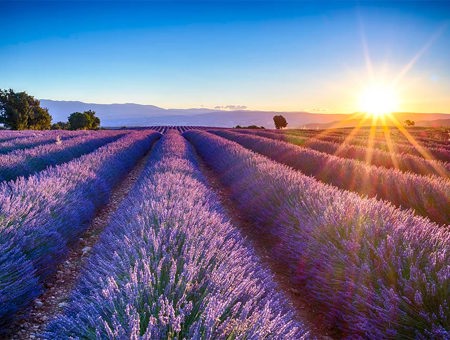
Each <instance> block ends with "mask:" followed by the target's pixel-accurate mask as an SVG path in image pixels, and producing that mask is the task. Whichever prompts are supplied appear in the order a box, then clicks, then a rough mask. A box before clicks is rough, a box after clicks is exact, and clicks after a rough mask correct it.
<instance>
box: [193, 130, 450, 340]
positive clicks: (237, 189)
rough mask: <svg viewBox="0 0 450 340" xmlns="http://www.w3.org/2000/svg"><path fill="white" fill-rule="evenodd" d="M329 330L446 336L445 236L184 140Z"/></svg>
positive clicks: (225, 144)
mask: <svg viewBox="0 0 450 340" xmlns="http://www.w3.org/2000/svg"><path fill="white" fill-rule="evenodd" d="M184 135H185V136H186V137H187V139H188V140H189V141H191V142H192V143H193V144H194V146H195V147H196V149H197V151H198V152H199V153H200V155H201V156H202V158H203V159H204V160H205V161H206V162H207V163H208V165H209V166H210V167H212V168H213V169H214V170H215V172H216V173H217V175H218V176H219V178H220V179H221V181H222V183H223V184H224V185H225V186H226V187H228V188H229V189H230V190H231V194H232V197H233V199H234V200H235V201H236V202H237V203H238V205H239V208H240V211H241V213H242V214H244V215H245V216H246V217H247V218H249V219H251V220H253V222H254V224H255V226H257V227H258V228H259V231H260V232H262V233H267V234H270V235H271V236H272V237H273V238H274V239H275V240H278V242H279V246H278V247H276V248H275V249H274V250H273V256H274V258H276V259H277V260H278V261H279V262H280V263H282V264H284V265H285V266H286V270H288V268H289V270H291V271H292V281H293V282H294V283H296V284H297V285H298V287H299V291H301V292H302V294H304V295H305V296H307V297H309V298H310V299H312V300H313V301H314V302H315V304H317V306H318V307H319V308H320V310H321V311H322V312H323V313H324V314H325V315H326V319H327V321H328V323H330V324H331V325H333V326H334V327H335V328H337V329H340V330H341V331H342V332H343V334H347V335H351V336H362V337H364V338H373V339H382V338H386V337H390V338H392V337H397V338H411V337H419V338H420V337H422V338H423V337H426V338H433V337H434V338H446V337H447V338H448V337H449V336H450V333H449V332H448V330H449V329H450V301H449V300H450V296H449V294H448V292H449V286H450V251H449V250H450V231H449V229H448V228H442V227H440V226H438V225H436V224H434V223H432V222H430V221H429V220H427V219H425V218H421V217H415V216H414V215H413V214H412V213H411V212H406V211H402V210H399V209H395V208H394V207H392V206H391V205H389V204H387V203H384V202H381V201H377V200H375V199H363V198H361V197H359V196H358V195H356V194H354V193H350V192H346V191H342V190H339V189H337V188H335V187H332V186H329V185H326V184H323V183H320V182H318V181H316V180H314V179H313V178H311V177H308V176H305V175H303V174H301V173H300V172H298V171H295V170H293V169H291V168H289V167H287V166H285V165H282V164H279V163H276V162H274V161H271V160H269V159H267V158H265V157H263V156H260V155H258V154H256V153H254V152H251V151H249V150H246V149H244V148H243V147H242V146H240V145H239V144H237V143H234V142H231V141H228V140H226V139H224V138H221V137H218V136H214V135H212V134H209V133H206V132H198V131H188V132H186V133H184Z"/></svg>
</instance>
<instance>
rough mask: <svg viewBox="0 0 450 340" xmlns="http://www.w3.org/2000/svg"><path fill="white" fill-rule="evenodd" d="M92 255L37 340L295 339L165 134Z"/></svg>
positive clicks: (182, 151)
mask: <svg viewBox="0 0 450 340" xmlns="http://www.w3.org/2000/svg"><path fill="white" fill-rule="evenodd" d="M111 220H112V222H111V223H110V225H109V226H108V227H107V229H106V230H105V231H104V234H103V235H102V237H101V239H100V241H99V243H98V244H97V245H96V246H95V248H94V250H93V253H92V255H91V257H90V258H89V260H88V264H87V266H86V268H85V270H84V272H83V273H82V275H81V279H80V282H79V284H78V286H77V287H76V289H75V291H74V292H73V295H72V297H71V299H70V302H69V306H68V308H67V309H66V310H65V312H64V314H63V315H62V316H59V317H58V318H57V319H55V320H54V321H52V322H51V324H50V325H49V327H48V328H47V331H46V333H45V337H46V338H48V339H56V338H69V337H70V338H72V337H73V338H92V339H93V338H98V339H106V338H109V339H138V338H142V339H175V338H177V339H225V338H227V339H230V338H249V339H262V338H267V337H270V338H286V339H298V338H299V337H300V336H301V335H302V334H304V326H303V325H302V324H301V323H299V322H297V321H294V317H293V313H292V312H290V311H289V309H288V305H287V303H286V301H285V300H284V298H283V296H282V295H281V294H279V293H277V292H276V291H275V287H274V283H273V282H272V280H271V277H270V275H269V273H268V272H267V271H266V270H264V269H263V268H262V267H261V265H260V263H259V261H258V259H257V258H256V256H255V255H254V253H253V252H252V250H251V249H250V248H249V247H247V246H246V241H245V240H244V239H243V238H242V236H241V235H240V233H239V232H238V231H237V230H236V229H235V228H234V227H233V226H232V225H231V224H230V223H229V222H228V221H227V219H226V218H225V216H224V214H223V212H222V208H221V206H220V204H219V203H218V200H217V198H216V197H215V196H214V194H213V193H212V192H211V190H209V189H208V187H207V185H206V184H205V180H204V178H203V177H202V174H201V173H200V171H199V169H198V164H197V163H196V160H195V157H194V155H193V153H192V151H191V149H190V147H189V146H188V144H187V143H186V141H185V139H184V138H183V137H181V135H180V134H179V132H177V130H169V131H168V132H166V134H165V135H164V136H163V137H162V139H161V141H160V142H159V143H158V145H157V146H156V147H155V149H154V151H153V152H152V155H151V158H150V159H149V161H148V164H147V165H146V169H145V170H144V172H143V174H142V175H141V177H140V179H139V180H138V182H137V184H136V186H135V187H134V188H133V190H131V192H130V194H129V195H128V197H127V198H126V199H125V200H124V202H122V204H121V206H120V207H119V209H118V210H117V212H116V213H115V216H114V217H113V218H112V219H111Z"/></svg>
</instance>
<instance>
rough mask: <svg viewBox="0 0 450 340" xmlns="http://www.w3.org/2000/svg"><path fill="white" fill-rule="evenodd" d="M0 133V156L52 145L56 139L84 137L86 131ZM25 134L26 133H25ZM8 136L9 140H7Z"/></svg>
mask: <svg viewBox="0 0 450 340" xmlns="http://www.w3.org/2000/svg"><path fill="white" fill-rule="evenodd" d="M10 132H12V131H0V154H6V153H8V152H11V151H14V150H20V149H28V148H33V147H36V146H39V145H44V144H53V143H55V142H56V141H57V140H58V139H59V140H67V139H70V138H74V137H79V136H82V135H86V134H87V133H88V132H87V131H44V132H32V133H31V131H20V132H21V133H19V131H14V132H15V133H13V134H10ZM25 132H27V133H25ZM8 136H10V138H8Z"/></svg>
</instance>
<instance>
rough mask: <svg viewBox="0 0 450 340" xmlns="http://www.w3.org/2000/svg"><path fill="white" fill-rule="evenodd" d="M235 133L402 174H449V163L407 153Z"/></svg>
mask: <svg viewBox="0 0 450 340" xmlns="http://www.w3.org/2000/svg"><path fill="white" fill-rule="evenodd" d="M237 131H238V132H240V133H248V134H255V135H257V136H261V137H267V138H271V139H275V140H281V141H285V142H288V143H292V144H295V145H300V146H304V147H307V148H309V149H313V150H316V151H320V152H324V153H327V154H330V155H335V156H339V157H343V158H348V159H356V160H359V161H363V162H366V163H367V164H373V165H376V166H382V167H385V168H388V169H390V168H394V169H399V170H402V171H410V172H414V173H417V174H419V175H438V176H442V177H446V178H447V177H449V174H450V163H445V162H441V161H436V160H427V159H424V158H422V157H418V156H413V155H410V154H398V153H392V152H387V151H383V150H380V149H375V148H369V147H362V146H356V145H350V144H339V143H334V142H327V141H321V140H319V139H316V138H305V137H301V136H296V135H291V134H289V133H283V134H281V133H274V132H266V131H255V130H237Z"/></svg>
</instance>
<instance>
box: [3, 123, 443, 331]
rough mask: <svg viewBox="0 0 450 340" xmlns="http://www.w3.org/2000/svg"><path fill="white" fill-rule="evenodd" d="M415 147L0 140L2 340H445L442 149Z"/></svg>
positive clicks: (362, 142)
mask: <svg viewBox="0 0 450 340" xmlns="http://www.w3.org/2000/svg"><path fill="white" fill-rule="evenodd" d="M411 138H412V139H413V140H414V142H412V139H411ZM411 138H404V136H403V135H402V134H401V133H398V131H397V130H396V129H395V128H393V129H392V131H391V132H388V133H387V132H386V131H376V132H373V131H372V132H370V131H368V130H367V129H366V130H365V129H361V130H360V131H358V132H357V133H355V132H352V130H347V129H333V130H331V129H330V130H293V129H292V130H289V129H288V130H286V129H285V130H262V129H261V130H260V129H255V130H251V129H227V128H213V127H211V128H206V127H195V126H152V127H148V128H142V129H129V130H126V129H119V130H99V131H59V130H52V131H39V132H35V131H27V130H25V131H6V130H0V338H5V339H30V338H39V339H310V338H311V339H315V338H318V339H321V338H328V339H329V338H333V339H334V338H335V339H340V338H351V339H450V163H449V161H450V143H449V136H448V133H444V132H442V131H440V130H438V129H432V128H428V129H420V128H417V129H412V130H411Z"/></svg>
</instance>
